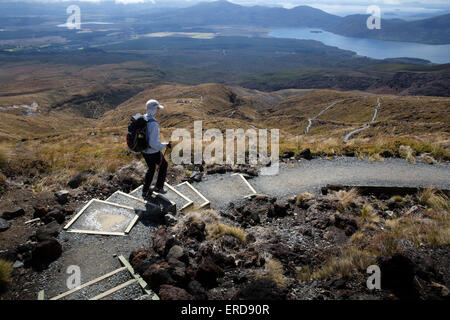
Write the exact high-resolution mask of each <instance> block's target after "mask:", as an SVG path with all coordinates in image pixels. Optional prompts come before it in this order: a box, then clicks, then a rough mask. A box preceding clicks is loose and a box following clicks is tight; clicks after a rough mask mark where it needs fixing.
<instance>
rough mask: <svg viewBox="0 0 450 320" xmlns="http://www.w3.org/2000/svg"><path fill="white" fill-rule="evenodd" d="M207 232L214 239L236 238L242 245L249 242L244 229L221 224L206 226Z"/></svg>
mask: <svg viewBox="0 0 450 320" xmlns="http://www.w3.org/2000/svg"><path fill="white" fill-rule="evenodd" d="M206 232H207V233H208V236H210V237H211V238H213V239H219V238H221V237H223V236H225V235H230V236H233V237H235V238H236V239H238V240H239V241H241V242H242V243H245V242H246V240H247V236H246V235H245V231H244V230H243V229H241V228H239V227H233V226H229V225H226V224H224V223H220V222H218V223H214V224H208V225H207V226H206Z"/></svg>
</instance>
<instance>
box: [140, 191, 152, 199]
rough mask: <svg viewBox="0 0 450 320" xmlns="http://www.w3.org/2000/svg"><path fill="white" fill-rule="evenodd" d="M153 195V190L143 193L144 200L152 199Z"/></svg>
mask: <svg viewBox="0 0 450 320" xmlns="http://www.w3.org/2000/svg"><path fill="white" fill-rule="evenodd" d="M152 194H153V190H151V189H150V190H148V191H142V198H143V199H144V200H148V199H150V198H151V197H152Z"/></svg>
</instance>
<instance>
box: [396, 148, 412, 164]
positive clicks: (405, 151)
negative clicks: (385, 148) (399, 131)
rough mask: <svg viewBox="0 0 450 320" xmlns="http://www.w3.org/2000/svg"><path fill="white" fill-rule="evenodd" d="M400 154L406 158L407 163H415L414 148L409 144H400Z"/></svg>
mask: <svg viewBox="0 0 450 320" xmlns="http://www.w3.org/2000/svg"><path fill="white" fill-rule="evenodd" d="M399 152H400V155H401V156H402V157H403V158H405V159H406V161H408V162H409V163H415V162H416V157H415V156H414V150H413V149H412V148H411V147H410V146H400V147H399Z"/></svg>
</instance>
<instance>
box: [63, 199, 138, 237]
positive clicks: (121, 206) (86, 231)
mask: <svg viewBox="0 0 450 320" xmlns="http://www.w3.org/2000/svg"><path fill="white" fill-rule="evenodd" d="M94 202H99V203H103V204H106V205H109V206H113V207H117V208H122V209H127V210H130V211H133V213H134V212H135V210H134V208H131V207H127V206H123V205H120V204H117V203H112V202H108V201H103V200H99V199H92V200H91V201H89V202H88V203H87V204H86V205H85V206H84V207H83V209H81V210H80V212H78V213H77V215H76V216H75V217H73V218H72V220H70V222H69V223H68V224H66V226H65V227H64V230H67V232H71V233H85V234H94V235H105V236H124V235H125V234H126V233H128V232H129V231H130V230H131V228H132V227H133V226H134V224H135V223H136V222H137V219H138V218H139V216H138V215H137V214H134V215H135V216H134V217H133V219H132V220H131V222H130V224H129V225H128V226H127V228H126V229H125V230H126V231H127V230H128V232H125V233H124V232H108V231H94V230H92V231H91V230H78V229H75V230H68V229H69V228H70V226H72V224H74V223H75V221H77V219H78V218H79V217H80V216H81V215H82V214H83V213H84V212H85V211H86V209H87V208H88V207H89V206H90V205H91V204H92V203H94Z"/></svg>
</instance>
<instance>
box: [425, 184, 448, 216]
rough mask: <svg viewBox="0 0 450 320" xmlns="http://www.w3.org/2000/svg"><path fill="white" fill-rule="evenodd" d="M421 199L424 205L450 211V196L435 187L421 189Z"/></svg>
mask: <svg viewBox="0 0 450 320" xmlns="http://www.w3.org/2000/svg"><path fill="white" fill-rule="evenodd" d="M419 201H420V203H421V204H422V205H425V206H428V207H430V208H433V209H437V210H447V211H450V200H449V198H448V197H447V196H446V195H445V194H443V193H442V192H438V191H437V190H435V189H431V188H428V189H425V190H423V191H421V192H420V193H419Z"/></svg>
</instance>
